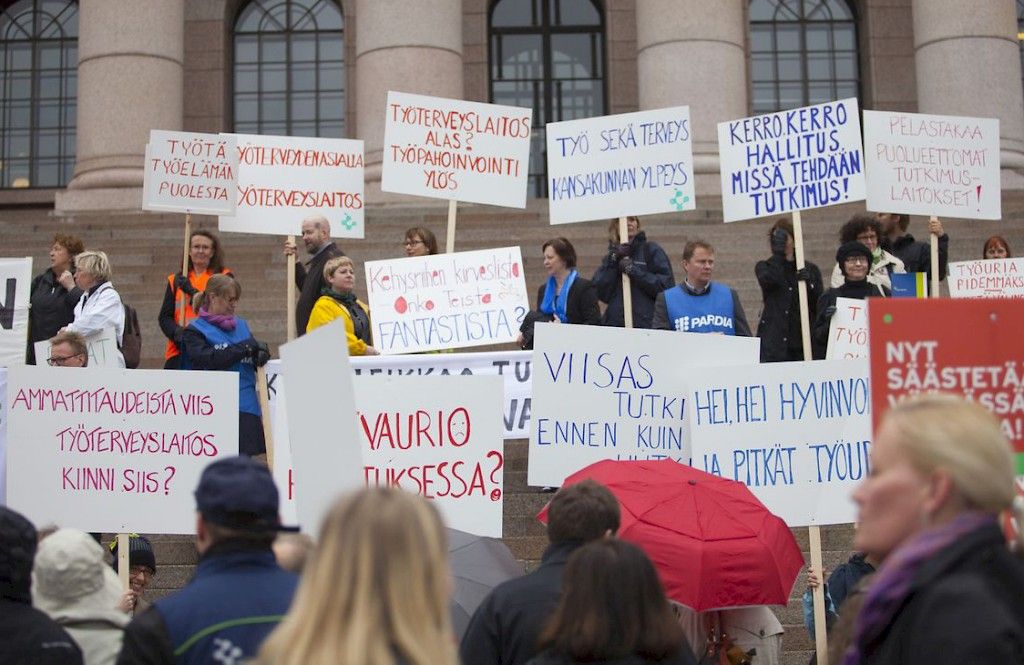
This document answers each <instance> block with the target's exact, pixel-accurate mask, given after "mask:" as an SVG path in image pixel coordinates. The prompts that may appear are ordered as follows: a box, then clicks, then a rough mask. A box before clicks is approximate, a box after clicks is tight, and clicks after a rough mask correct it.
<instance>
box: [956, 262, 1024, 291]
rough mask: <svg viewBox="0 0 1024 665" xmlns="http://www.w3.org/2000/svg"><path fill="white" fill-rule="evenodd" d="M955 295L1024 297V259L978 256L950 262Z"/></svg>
mask: <svg viewBox="0 0 1024 665" xmlns="http://www.w3.org/2000/svg"><path fill="white" fill-rule="evenodd" d="M946 283H947V284H948V285H949V286H948V288H949V295H950V296H951V297H953V298H1021V297H1024V259H1022V258H1017V259H979V260H977V261H957V262H956V263H950V264H949V279H948V281H947V282H946Z"/></svg>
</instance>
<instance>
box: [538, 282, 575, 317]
mask: <svg viewBox="0 0 1024 665" xmlns="http://www.w3.org/2000/svg"><path fill="white" fill-rule="evenodd" d="M578 275H579V273H578V272H576V270H575V269H573V270H570V271H569V275H568V277H566V278H565V282H563V283H562V297H561V298H559V297H557V296H556V295H555V290H556V288H557V287H556V286H555V278H554V276H551V277H548V283H547V286H545V287H544V300H543V301H542V302H541V303H540V311H542V312H544V313H545V314H554V315H555V316H557V317H558V320H559V321H561V322H562V323H565V301H566V300H568V299H569V289H571V288H572V283H573V282H575V281H576V277H577V276H578Z"/></svg>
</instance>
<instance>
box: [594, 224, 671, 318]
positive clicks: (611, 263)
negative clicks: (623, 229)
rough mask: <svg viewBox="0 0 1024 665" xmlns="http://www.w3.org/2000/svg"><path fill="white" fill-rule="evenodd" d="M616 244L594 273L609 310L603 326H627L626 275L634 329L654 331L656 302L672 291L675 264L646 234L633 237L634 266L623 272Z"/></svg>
mask: <svg viewBox="0 0 1024 665" xmlns="http://www.w3.org/2000/svg"><path fill="white" fill-rule="evenodd" d="M616 247H618V245H617V244H615V243H610V244H609V245H608V254H607V255H606V256H605V257H604V260H603V261H602V262H601V266H600V267H599V268H598V269H597V272H595V273H594V279H593V282H594V287H595V288H596V289H597V297H598V298H599V299H600V300H601V302H603V303H607V305H608V307H607V309H605V311H604V316H602V317H601V325H603V326H618V327H620V328H621V327H622V326H624V325H625V320H626V319H625V316H624V314H623V307H622V273H623V272H625V273H626V274H628V275H629V285H630V289H629V290H630V293H631V294H632V296H633V327H634V328H650V327H651V317H652V316H653V315H654V299H655V298H657V297H658V294H659V293H661V292H662V291H664V290H665V289H669V288H672V285H673V284H675V282H676V280H675V277H673V275H672V263H671V262H670V261H669V260H668V255H667V254H666V253H665V250H664V249H662V248H661V246H660V245H659V244H658V243H656V242H648V240H647V234H645V233H644V232H643V231H641V232H640V233H637V234H636V235H635V236H633V240H632V241H630V243H629V259H630V262H631V264H630V263H627V264H626V268H624V269H622V270H620V268H619V257H618V255H617V254H616V253H615V249H616Z"/></svg>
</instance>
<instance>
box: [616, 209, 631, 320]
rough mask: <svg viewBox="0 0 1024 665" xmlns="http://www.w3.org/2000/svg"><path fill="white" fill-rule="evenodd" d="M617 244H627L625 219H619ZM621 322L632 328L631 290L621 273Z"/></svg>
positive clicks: (626, 219)
mask: <svg viewBox="0 0 1024 665" xmlns="http://www.w3.org/2000/svg"><path fill="white" fill-rule="evenodd" d="M619 242H620V243H622V244H623V245H625V244H626V243H628V242H629V222H628V218H627V217H619ZM622 320H623V322H624V323H625V324H626V327H627V328H632V327H633V289H632V288H631V287H630V282H629V275H627V274H626V273H622Z"/></svg>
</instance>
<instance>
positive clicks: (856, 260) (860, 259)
mask: <svg viewBox="0 0 1024 665" xmlns="http://www.w3.org/2000/svg"><path fill="white" fill-rule="evenodd" d="M844 263H852V264H853V265H857V264H858V263H863V264H864V265H867V264H868V260H867V259H866V258H864V257H863V256H850V257H847V258H846V261H844Z"/></svg>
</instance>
